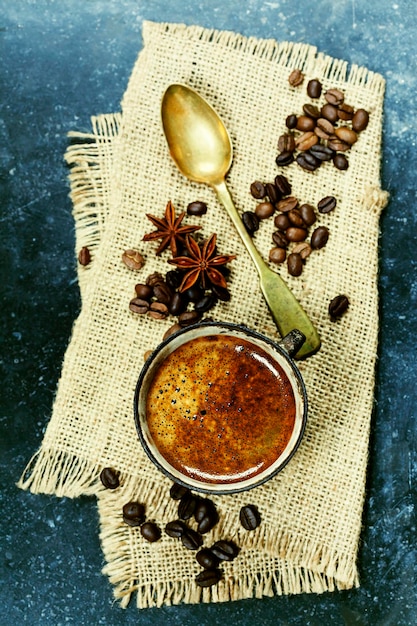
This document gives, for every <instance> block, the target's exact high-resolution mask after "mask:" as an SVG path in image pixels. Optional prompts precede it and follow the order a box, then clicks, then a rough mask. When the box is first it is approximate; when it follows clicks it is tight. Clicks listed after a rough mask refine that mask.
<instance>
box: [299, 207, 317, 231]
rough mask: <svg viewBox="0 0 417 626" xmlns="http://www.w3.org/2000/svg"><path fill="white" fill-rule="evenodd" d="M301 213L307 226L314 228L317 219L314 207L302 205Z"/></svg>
mask: <svg viewBox="0 0 417 626" xmlns="http://www.w3.org/2000/svg"><path fill="white" fill-rule="evenodd" d="M299 211H300V215H301V217H302V218H303V220H304V223H305V224H306V226H312V225H313V224H314V222H315V221H316V219H317V217H316V212H315V210H314V207H313V206H311V204H302V205H301V206H300V209H299Z"/></svg>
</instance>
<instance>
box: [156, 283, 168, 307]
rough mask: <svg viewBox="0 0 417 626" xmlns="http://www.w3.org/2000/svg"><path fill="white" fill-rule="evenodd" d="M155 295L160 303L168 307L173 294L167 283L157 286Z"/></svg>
mask: <svg viewBox="0 0 417 626" xmlns="http://www.w3.org/2000/svg"><path fill="white" fill-rule="evenodd" d="M153 295H154V296H155V298H156V299H157V301H158V302H162V303H163V304H166V305H168V304H169V303H170V302H171V298H172V296H173V293H172V290H171V289H170V287H168V285H167V284H166V283H159V285H155V287H154V288H153Z"/></svg>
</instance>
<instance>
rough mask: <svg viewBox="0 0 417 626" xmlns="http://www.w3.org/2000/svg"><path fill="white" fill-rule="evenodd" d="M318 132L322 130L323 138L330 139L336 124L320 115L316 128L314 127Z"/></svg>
mask: <svg viewBox="0 0 417 626" xmlns="http://www.w3.org/2000/svg"><path fill="white" fill-rule="evenodd" d="M314 130H315V132H316V133H317V131H318V130H321V131H322V133H323V134H322V138H324V139H328V138H329V137H330V136H331V135H333V133H334V126H333V124H332V122H330V120H328V119H326V118H325V117H320V118H319V119H318V120H317V124H316V128H315V129H314Z"/></svg>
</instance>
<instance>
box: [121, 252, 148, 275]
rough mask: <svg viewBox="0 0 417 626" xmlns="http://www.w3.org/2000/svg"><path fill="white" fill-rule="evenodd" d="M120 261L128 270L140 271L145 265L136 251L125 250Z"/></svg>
mask: <svg viewBox="0 0 417 626" xmlns="http://www.w3.org/2000/svg"><path fill="white" fill-rule="evenodd" d="M122 261H123V263H124V264H125V265H126V267H128V268H129V269H130V270H135V271H137V270H140V269H141V268H142V267H143V266H144V265H145V259H144V258H143V256H142V255H141V253H140V252H138V251H137V250H125V251H124V252H123V254H122Z"/></svg>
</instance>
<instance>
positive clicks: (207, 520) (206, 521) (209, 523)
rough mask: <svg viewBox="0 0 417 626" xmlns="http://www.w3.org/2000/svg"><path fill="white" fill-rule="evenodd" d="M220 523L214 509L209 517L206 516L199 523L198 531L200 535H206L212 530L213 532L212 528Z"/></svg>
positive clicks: (208, 514)
mask: <svg viewBox="0 0 417 626" xmlns="http://www.w3.org/2000/svg"><path fill="white" fill-rule="evenodd" d="M218 521H219V515H218V513H217V511H216V509H213V511H210V512H209V513H207V515H205V516H204V517H203V518H202V519H201V520H200V521H199V523H198V526H197V531H198V532H199V533H200V535H205V534H206V533H208V532H209V531H210V530H212V528H214V527H215V525H216V524H217V522H218Z"/></svg>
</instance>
